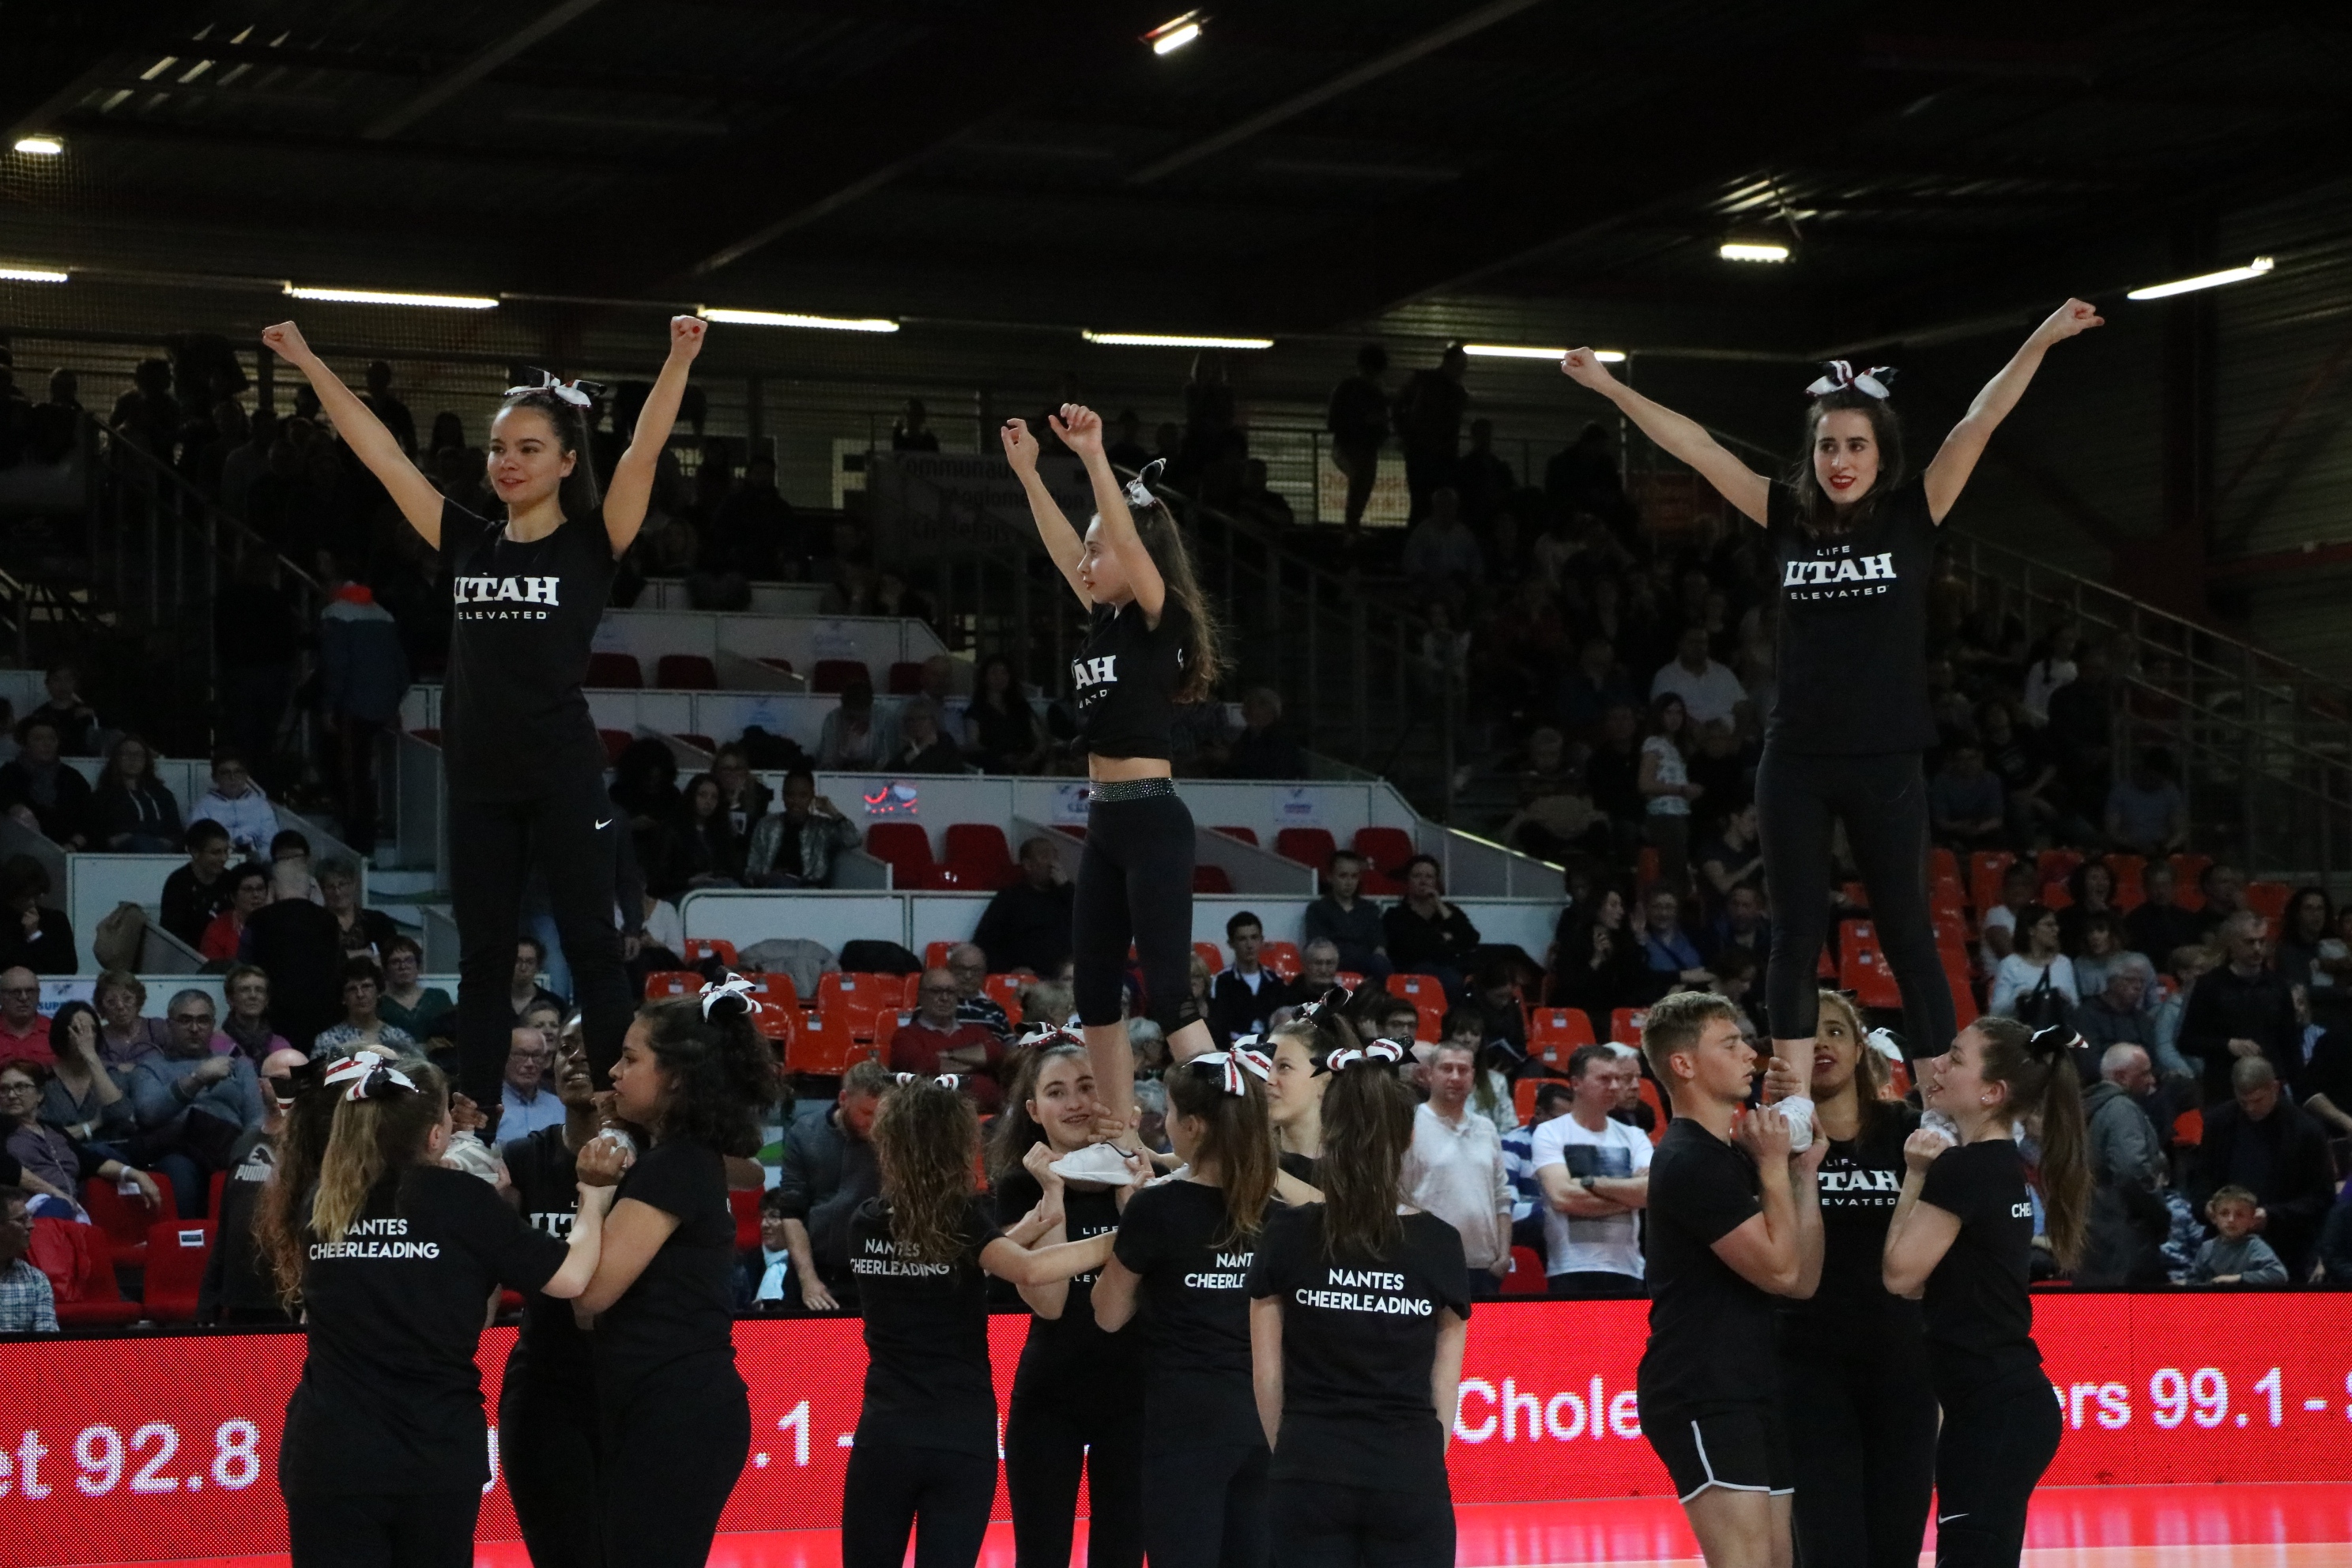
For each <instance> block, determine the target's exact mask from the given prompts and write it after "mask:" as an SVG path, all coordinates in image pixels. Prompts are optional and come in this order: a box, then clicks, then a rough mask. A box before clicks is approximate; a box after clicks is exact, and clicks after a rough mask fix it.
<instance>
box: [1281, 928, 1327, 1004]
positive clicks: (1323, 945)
mask: <svg viewBox="0 0 2352 1568" xmlns="http://www.w3.org/2000/svg"><path fill="white" fill-rule="evenodd" d="M1338 985H1339V947H1338V946H1337V945H1336V944H1335V943H1333V942H1329V941H1328V940H1326V939H1324V938H1322V937H1318V938H1316V939H1315V940H1314V941H1312V942H1307V944H1306V945H1305V946H1304V947H1301V948H1300V949H1299V950H1298V978H1297V980H1296V981H1294V982H1293V983H1292V984H1291V987H1290V991H1291V994H1292V996H1293V997H1295V998H1297V1000H1299V1001H1302V1002H1312V1001H1314V1000H1316V999H1317V998H1318V997H1319V996H1321V995H1322V994H1324V993H1325V992H1327V991H1329V990H1332V989H1334V988H1335V987H1337V986H1338Z"/></svg>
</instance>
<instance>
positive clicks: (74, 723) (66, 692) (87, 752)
mask: <svg viewBox="0 0 2352 1568" xmlns="http://www.w3.org/2000/svg"><path fill="white" fill-rule="evenodd" d="M41 684H42V686H43V687H44V688H45V689H47V694H48V700H47V701H45V702H43V703H42V704H41V705H40V706H39V707H38V708H36V709H34V710H32V711H31V712H30V713H27V714H26V715H25V717H26V719H27V720H34V719H37V720H39V721H41V722H43V723H45V724H48V725H50V726H52V727H54V728H55V729H56V731H57V732H58V744H59V746H60V747H61V748H62V749H63V750H64V752H65V754H66V755H67V756H68V757H94V756H96V755H98V742H99V737H100V730H99V722H98V712H97V710H95V709H93V708H91V707H90V705H89V700H87V699H85V698H84V697H83V696H82V694H81V671H80V670H79V668H75V667H74V666H73V665H70V664H65V663H58V664H53V665H51V666H49V668H48V669H47V671H46V672H45V673H44V674H43V676H42V678H41Z"/></svg>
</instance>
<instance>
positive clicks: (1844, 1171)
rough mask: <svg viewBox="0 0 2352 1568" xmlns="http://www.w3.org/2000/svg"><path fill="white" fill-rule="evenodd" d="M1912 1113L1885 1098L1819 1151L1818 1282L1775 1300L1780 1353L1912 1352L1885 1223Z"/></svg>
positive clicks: (1897, 1192)
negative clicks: (1893, 1289) (1888, 1268)
mask: <svg viewBox="0 0 2352 1568" xmlns="http://www.w3.org/2000/svg"><path fill="white" fill-rule="evenodd" d="M1918 1130H1919V1113H1918V1112H1917V1111H1916V1110H1912V1109H1911V1108H1910V1107H1909V1106H1907V1105H1887V1106H1883V1107H1881V1108H1880V1109H1879V1111H1878V1114H1877V1115H1876V1116H1875V1117H1874V1118H1873V1119H1872V1121H1870V1123H1869V1124H1867V1125H1865V1126H1864V1129H1863V1131H1862V1132H1861V1135H1860V1136H1858V1137H1854V1138H1850V1139H1845V1140H1843V1141H1840V1140H1832V1142H1831V1143H1830V1148H1829V1152H1828V1153H1827V1154H1825V1155H1823V1156H1822V1173H1821V1192H1822V1283H1821V1288H1820V1289H1818V1290H1815V1291H1814V1292H1813V1294H1812V1297H1811V1300H1804V1301H1791V1300H1781V1301H1780V1302H1779V1303H1778V1304H1777V1307H1776V1310H1778V1312H1779V1314H1780V1350H1781V1352H1782V1353H1783V1354H1787V1355H1801V1356H1809V1357H1811V1358H1813V1359H1816V1360H1822V1359H1837V1360H1843V1359H1846V1358H1849V1357H1851V1358H1857V1359H1861V1360H1867V1361H1876V1360H1878V1359H1880V1358H1882V1357H1884V1356H1886V1355H1889V1354H1894V1355H1899V1356H1903V1357H1906V1358H1908V1357H1912V1356H1916V1354H1917V1353H1918V1352H1919V1336H1920V1333H1921V1331H1922V1330H1921V1323H1920V1319H1919V1304H1918V1303H1917V1302H1916V1301H1906V1300H1904V1299H1903V1298H1902V1297H1900V1296H1896V1295H1893V1294H1891V1293H1890V1292H1889V1291H1888V1290H1887V1289H1886V1282H1885V1270H1884V1267H1883V1265H1884V1261H1885V1252H1886V1222H1887V1221H1889V1220H1891V1219H1893V1218H1894V1217H1895V1200H1896V1199H1897V1198H1899V1197H1901V1196H1902V1195H1903V1172H1904V1163H1903V1141H1904V1140H1905V1139H1906V1138H1908V1137H1910V1136H1911V1134H1912V1133H1914V1132H1916V1131H1918Z"/></svg>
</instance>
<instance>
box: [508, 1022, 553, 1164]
mask: <svg viewBox="0 0 2352 1568" xmlns="http://www.w3.org/2000/svg"><path fill="white" fill-rule="evenodd" d="M554 1059H555V1053H554V1051H553V1049H552V1048H551V1047H550V1046H549V1044H548V1038H547V1036H546V1034H545V1033H544V1032H543V1031H541V1030H540V1029H537V1028H534V1027H531V1026H529V1025H526V1024H518V1025H516V1026H515V1030H514V1033H513V1034H512V1035H511V1036H509V1038H508V1042H507V1070H506V1081H505V1082H504V1083H502V1084H501V1085H500V1086H499V1105H500V1106H501V1107H503V1110H501V1111H500V1113H499V1142H501V1143H507V1142H513V1141H514V1140H515V1139H517V1138H528V1137H530V1135H531V1134H532V1133H534V1132H536V1131H539V1130H540V1129H541V1128H542V1127H561V1126H562V1125H563V1101H562V1100H559V1099H557V1098H556V1095H555V1090H554V1089H551V1088H550V1087H548V1084H547V1069H548V1067H549V1065H550V1064H551V1063H552V1062H553V1061H554Z"/></svg>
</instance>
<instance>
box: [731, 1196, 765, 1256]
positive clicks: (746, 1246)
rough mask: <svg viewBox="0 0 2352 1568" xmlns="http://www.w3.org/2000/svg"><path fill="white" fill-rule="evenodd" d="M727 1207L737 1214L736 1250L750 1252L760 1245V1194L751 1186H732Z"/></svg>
mask: <svg viewBox="0 0 2352 1568" xmlns="http://www.w3.org/2000/svg"><path fill="white" fill-rule="evenodd" d="M727 1207H728V1209H729V1210H730V1212H731V1213H732V1214H733V1215H734V1216H735V1250H736V1251H738V1252H749V1251H751V1249H752V1248H753V1247H757V1246H759V1245H760V1194H758V1193H756V1192H753V1191H751V1190H750V1189H749V1188H742V1189H737V1188H733V1187H730V1188H729V1189H728V1191H727Z"/></svg>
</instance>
